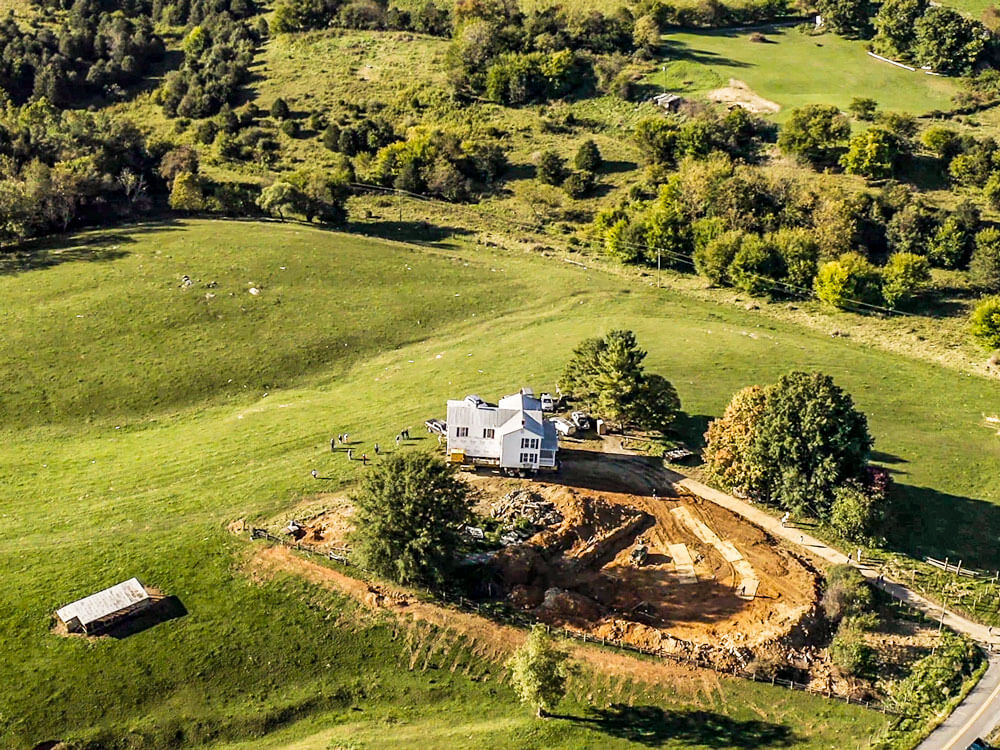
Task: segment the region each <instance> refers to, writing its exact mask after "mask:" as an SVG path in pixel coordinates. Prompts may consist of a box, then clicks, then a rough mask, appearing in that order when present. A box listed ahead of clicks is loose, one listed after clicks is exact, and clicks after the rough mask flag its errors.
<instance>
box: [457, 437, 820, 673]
mask: <svg viewBox="0 0 1000 750" xmlns="http://www.w3.org/2000/svg"><path fill="white" fill-rule="evenodd" d="M563 456H564V457H563V468H562V470H561V472H560V474H559V475H557V476H555V477H553V478H552V479H551V480H547V479H545V478H542V479H539V480H537V481H527V480H520V481H521V482H522V486H524V487H527V488H530V489H531V490H532V491H533V492H535V493H537V494H538V495H540V496H541V497H542V498H544V499H545V500H548V501H550V502H552V503H553V504H554V505H555V506H556V508H557V509H558V510H559V511H560V512H561V513H562V514H563V518H564V520H563V523H562V524H560V525H559V526H558V527H557V528H554V529H551V530H546V531H543V532H541V533H539V534H537V535H536V536H535V537H533V538H532V539H531V540H529V542H528V543H526V544H523V545H517V546H516V547H509V548H507V549H506V550H504V551H502V552H501V553H500V554H499V555H498V556H497V558H496V560H497V565H498V566H499V568H500V571H501V575H502V577H503V579H504V581H505V583H506V584H507V587H508V592H509V595H510V599H511V601H512V603H514V604H515V605H516V606H519V607H520V608H522V609H524V610H526V611H529V612H531V613H532V614H533V615H535V616H536V617H538V618H539V619H541V620H542V621H545V622H549V623H551V624H554V625H561V626H567V627H571V628H573V629H577V630H583V631H587V632H589V633H592V634H594V635H596V636H603V637H608V638H616V639H619V640H624V641H627V642H630V643H633V644H635V645H638V646H642V647H644V648H651V649H658V650H664V651H676V650H684V651H691V650H702V649H709V650H711V651H714V652H716V653H718V652H719V651H720V650H721V651H722V652H723V653H724V652H727V651H734V650H735V649H739V650H741V651H745V650H746V649H750V650H753V649H754V648H755V647H757V646H760V645H761V644H764V643H769V642H773V641H775V640H777V639H780V638H782V637H784V636H786V635H787V634H788V633H789V632H790V631H791V630H792V629H793V628H794V627H795V626H796V624H797V623H798V622H799V621H800V620H801V619H802V618H803V617H804V616H805V615H806V614H807V613H808V612H809V611H810V610H812V608H813V606H814V603H815V601H816V596H817V579H816V576H815V574H814V573H813V572H812V570H811V569H810V568H809V567H808V566H807V565H806V564H804V563H803V562H802V561H801V560H800V559H799V558H798V557H797V556H796V555H795V554H794V553H792V552H791V551H789V550H787V549H785V548H783V547H781V546H780V545H779V544H778V543H777V542H776V541H775V540H774V539H772V538H770V537H769V536H768V535H767V534H765V533H764V532H763V531H762V530H761V529H759V528H758V527H756V526H753V525H751V524H748V523H747V522H746V521H744V520H743V519H740V518H739V517H737V516H734V515H733V514H731V513H730V512H728V511H726V510H724V509H722V508H719V507H718V506H715V505H713V504H711V503H707V502H704V501H701V500H699V499H698V498H694V497H690V496H676V495H675V496H672V497H670V496H668V494H669V493H670V492H671V491H672V488H671V487H670V486H668V485H666V484H664V485H660V486H658V482H659V481H660V477H659V473H658V471H657V469H656V467H655V466H650V467H648V470H644V464H643V462H642V461H641V459H637V458H635V457H625V456H615V455H608V454H599V455H592V454H587V453H584V452H581V451H565V452H564V454H563ZM467 478H468V479H469V481H470V482H472V483H473V484H474V486H475V487H476V488H477V490H478V491H479V493H480V495H481V496H482V497H483V498H484V499H488V498H489V497H490V496H491V495H493V496H494V497H499V496H502V495H503V494H505V493H507V492H509V491H510V489H511V488H512V482H516V481H518V480H509V479H500V478H498V477H494V476H488V475H482V474H480V475H470V476H469V477H467ZM654 489H656V490H657V497H656V498H654V497H653V490H654ZM681 506H683V507H686V508H688V510H689V511H690V513H691V514H692V515H693V516H694V517H695V518H696V519H698V520H700V521H702V522H703V523H704V524H706V525H707V526H708V527H709V528H710V529H711V530H712V531H714V532H715V533H716V535H717V536H718V537H720V538H721V539H722V540H723V541H728V542H731V543H732V544H733V545H734V546H735V547H736V549H737V551H738V552H739V553H742V556H743V557H744V559H745V560H746V561H747V562H748V563H749V564H750V565H751V566H752V568H753V572H754V574H755V575H756V577H757V578H758V579H759V580H760V586H759V588H758V590H757V595H756V597H755V598H754V599H753V600H752V601H747V600H745V599H742V598H740V597H738V596H737V595H736V593H737V592H736V587H737V583H738V581H739V580H741V579H740V577H739V576H738V575H737V573H736V571H735V570H734V568H733V565H732V564H731V563H729V562H727V561H726V560H725V559H724V557H723V555H722V554H721V552H720V551H719V550H718V549H716V548H715V547H713V546H712V545H709V544H706V543H704V542H703V541H701V540H700V539H698V538H697V537H696V536H695V535H694V533H693V532H692V531H691V529H690V528H688V526H687V525H686V524H684V523H681V522H680V521H679V519H678V518H677V517H676V516H675V515H674V514H673V513H671V510H673V509H675V508H678V507H681ZM638 539H642V540H643V541H644V542H645V543H646V545H647V546H648V548H649V555H648V558H647V560H646V563H645V564H643V565H642V566H641V567H635V566H634V565H633V564H632V563H631V561H630V556H631V553H632V550H633V549H634V548H635V544H636V541H637V540H638ZM670 544H684V545H686V547H687V550H688V551H689V553H690V555H691V557H692V559H693V561H694V570H695V572H696V575H697V579H698V581H697V583H693V584H691V583H681V582H680V581H679V580H678V576H677V573H676V569H675V565H674V562H673V560H672V558H671V556H670V549H669V546H668V545H670ZM741 660H742V659H741Z"/></svg>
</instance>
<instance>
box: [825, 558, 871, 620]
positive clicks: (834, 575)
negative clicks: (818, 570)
mask: <svg viewBox="0 0 1000 750" xmlns="http://www.w3.org/2000/svg"><path fill="white" fill-rule="evenodd" d="M873 601H874V600H873V597H872V590H871V587H870V586H869V585H868V582H867V581H866V580H865V577H864V576H863V575H862V574H861V571H859V570H858V569H857V568H855V567H852V566H850V565H834V566H833V567H832V568H830V570H829V572H828V573H827V576H826V589H825V590H824V592H823V598H822V599H820V606H821V607H822V608H823V612H824V613H825V614H826V616H827V617H828V618H829V619H830V620H832V621H834V622H839V621H840V620H842V619H844V618H845V617H852V616H855V615H863V614H864V613H866V612H868V611H870V610H871V608H872V605H873Z"/></svg>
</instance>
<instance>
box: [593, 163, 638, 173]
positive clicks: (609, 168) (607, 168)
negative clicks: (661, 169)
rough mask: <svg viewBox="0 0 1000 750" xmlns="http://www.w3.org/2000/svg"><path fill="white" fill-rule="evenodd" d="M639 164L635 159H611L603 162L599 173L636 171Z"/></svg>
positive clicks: (598, 170)
mask: <svg viewBox="0 0 1000 750" xmlns="http://www.w3.org/2000/svg"><path fill="white" fill-rule="evenodd" d="M638 168H639V165H638V164H637V163H636V162H634V161H623V160H618V161H615V160H611V161H606V162H603V163H602V164H601V166H600V167H599V168H598V169H597V174H618V173H619V172H634V171H635V170H637V169H638Z"/></svg>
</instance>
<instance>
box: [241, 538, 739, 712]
mask: <svg viewBox="0 0 1000 750" xmlns="http://www.w3.org/2000/svg"><path fill="white" fill-rule="evenodd" d="M247 567H248V569H249V571H250V572H251V574H252V575H253V576H254V577H257V578H260V579H265V580H266V579H270V578H273V577H274V576H275V575H277V574H281V573H291V574H293V575H296V576H299V577H301V578H303V579H304V580H306V581H308V582H309V583H312V584H314V585H317V586H322V587H323V588H326V589H328V590H331V591H336V592H338V593H340V594H344V595H346V596H349V597H351V598H352V599H354V600H355V601H357V602H359V603H361V604H362V605H363V606H365V607H366V608H367V609H369V610H371V611H375V612H378V611H382V612H387V613H390V614H392V615H394V616H396V617H398V618H400V619H401V620H406V619H409V620H412V621H417V622H425V623H429V624H431V625H434V626H436V627H438V628H442V629H444V630H447V631H448V632H451V633H454V634H456V635H462V636H464V637H465V638H466V642H467V643H469V644H471V645H472V648H473V650H474V652H475V653H476V654H477V655H479V656H481V657H484V658H487V659H490V660H492V661H494V662H500V661H503V660H505V659H506V658H507V657H508V656H509V655H510V654H511V653H513V651H514V650H515V649H516V648H517V647H518V646H520V645H521V644H522V643H523V642H524V639H525V637H526V636H527V633H526V632H525V631H524V630H519V629H518V628H513V627H508V626H505V625H500V624H497V623H495V622H493V621H492V620H488V619H486V618H484V617H480V616H478V615H474V614H469V613H466V612H461V611H459V610H455V609H451V608H448V607H444V606H441V605H437V604H432V603H428V602H422V601H419V600H417V599H416V598H415V597H414V596H413V595H412V594H410V593H408V592H406V591H404V590H402V589H398V588H396V587H394V586H391V585H388V584H383V583H378V584H369V583H367V582H365V581H360V580H358V579H356V578H351V577H350V576H347V575H344V574H343V573H340V572H338V571H336V570H334V569H332V568H330V567H327V566H325V565H321V564H319V563H317V562H313V561H312V560H308V559H306V558H304V557H301V556H300V555H297V554H296V553H294V552H293V551H292V550H290V549H288V548H287V547H276V546H267V547H262V548H261V549H260V550H258V551H256V552H255V553H254V554H253V555H252V557H251V558H250V560H249V562H248V563H247ZM568 650H569V652H570V654H571V656H572V657H573V659H574V660H576V661H577V662H580V663H582V664H584V665H586V666H588V667H590V668H592V669H593V670H594V671H595V672H596V673H597V674H601V675H603V676H605V677H607V678H610V679H614V680H620V679H629V680H634V681H637V682H643V683H646V684H650V685H669V686H671V690H673V691H674V692H675V693H678V694H681V695H684V696H688V697H697V696H709V697H711V696H712V695H713V694H714V693H716V692H717V691H718V688H719V684H720V680H723V679H728V678H724V677H720V676H719V675H717V674H716V673H715V672H712V671H711V670H706V669H698V668H695V667H690V666H687V665H684V664H678V663H676V662H673V661H669V660H664V661H662V662H652V661H648V660H643V659H637V658H635V657H632V656H629V655H628V654H624V653H620V652H614V651H609V650H607V651H606V650H603V649H595V648H589V647H586V646H583V645H580V644H574V643H571V644H568Z"/></svg>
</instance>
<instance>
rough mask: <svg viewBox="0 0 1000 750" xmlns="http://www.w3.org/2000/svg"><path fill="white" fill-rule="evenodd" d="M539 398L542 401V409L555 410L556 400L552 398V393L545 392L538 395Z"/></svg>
mask: <svg viewBox="0 0 1000 750" xmlns="http://www.w3.org/2000/svg"><path fill="white" fill-rule="evenodd" d="M538 400H539V401H541V402H542V411H554V410H555V408H556V400H555V399H554V398H552V394H551V393H543V394H542V395H540V396H539V397H538Z"/></svg>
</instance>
